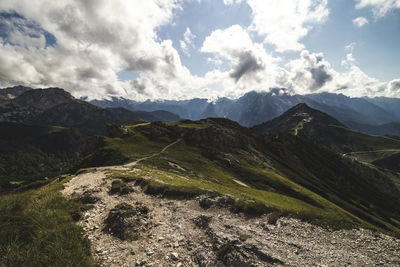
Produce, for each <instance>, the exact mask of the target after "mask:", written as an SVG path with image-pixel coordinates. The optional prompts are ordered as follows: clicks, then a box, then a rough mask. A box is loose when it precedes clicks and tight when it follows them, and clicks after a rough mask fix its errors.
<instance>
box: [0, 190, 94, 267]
mask: <svg viewBox="0 0 400 267" xmlns="http://www.w3.org/2000/svg"><path fill="white" fill-rule="evenodd" d="M61 188H62V185H61V184H54V185H50V186H45V187H42V188H40V189H36V190H29V191H26V192H23V193H15V194H3V195H0V214H1V215H0V266H95V262H94V261H93V259H92V257H91V254H90V242H89V240H87V239H86V238H85V237H84V236H83V233H82V229H81V228H80V227H79V226H77V225H76V224H75V223H74V221H73V219H72V218H79V216H80V213H81V212H82V211H83V210H84V209H86V208H88V207H87V206H84V205H82V204H79V203H78V202H76V201H73V200H67V199H65V198H64V197H62V196H61V193H60V192H59V191H60V190H61Z"/></svg>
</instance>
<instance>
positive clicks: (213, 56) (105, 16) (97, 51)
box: [0, 0, 400, 101]
mask: <svg viewBox="0 0 400 267" xmlns="http://www.w3.org/2000/svg"><path fill="white" fill-rule="evenodd" d="M399 33H400V0H113V1H109V0H80V1H79V0H58V1H54V0H35V1H32V0H2V1H0V88H3V87H8V86H14V85H25V86H31V87H34V88H44V87H61V88H64V89H66V90H67V91H69V92H71V93H72V94H73V95H74V96H76V97H88V98H90V99H93V98H97V99H100V98H109V97H112V96H117V97H124V98H130V99H134V100H139V101H143V100H146V99H152V100H154V99H190V98H195V97H201V98H208V99H211V100H212V99H217V98H218V97H229V98H237V97H240V96H242V95H243V94H245V93H247V92H249V91H260V92H268V91H270V90H271V89H273V88H281V89H282V90H281V92H282V93H283V92H286V93H289V94H309V93H319V92H332V93H343V94H345V95H348V96H353V97H361V96H369V97H376V96H386V97H400V64H399V62H400V50H399V48H400V34H399ZM275 91H276V90H275ZM275 91H274V92H275Z"/></svg>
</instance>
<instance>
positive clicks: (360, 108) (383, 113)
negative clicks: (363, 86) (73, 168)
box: [90, 89, 400, 135]
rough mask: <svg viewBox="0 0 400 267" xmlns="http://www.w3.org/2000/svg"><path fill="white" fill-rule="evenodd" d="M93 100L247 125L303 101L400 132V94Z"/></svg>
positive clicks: (354, 122)
mask: <svg viewBox="0 0 400 267" xmlns="http://www.w3.org/2000/svg"><path fill="white" fill-rule="evenodd" d="M90 102H91V103H93V104H95V105H98V106H101V107H105V108H110V107H124V108H126V109H129V110H132V111H137V110H142V111H154V110H165V111H169V112H172V113H174V114H177V115H179V116H180V117H181V118H185V119H191V120H199V119H203V118H208V117H223V118H228V119H230V120H233V121H236V122H238V123H239V124H241V125H242V126H245V127H252V126H254V125H257V124H260V123H263V122H266V121H269V120H271V119H273V118H276V117H278V116H279V115H281V114H282V113H284V112H285V111H287V110H288V109H290V108H291V107H293V106H295V105H297V104H299V103H306V104H307V105H308V106H310V107H312V108H315V109H318V110H320V111H322V112H325V113H326V114H329V115H330V116H332V117H334V118H336V119H337V120H339V121H340V122H341V123H343V124H344V125H346V126H348V127H350V128H351V129H353V130H357V131H363V132H367V133H370V134H376V135H384V134H394V135H400V99H398V98H385V97H379V98H368V97H362V98H353V97H348V96H345V95H343V94H332V93H318V94H308V95H291V94H288V93H285V92H284V90H283V89H274V90H272V91H271V92H268V93H265V92H264V93H258V92H249V93H247V94H245V95H243V96H242V97H240V98H238V99H234V100H232V99H228V98H219V99H217V100H216V101H214V102H210V101H208V100H207V99H199V98H195V99H191V100H181V101H176V100H162V101H150V100H148V101H145V102H137V101H133V100H129V99H124V98H116V97H114V98H111V99H110V100H92V101H90Z"/></svg>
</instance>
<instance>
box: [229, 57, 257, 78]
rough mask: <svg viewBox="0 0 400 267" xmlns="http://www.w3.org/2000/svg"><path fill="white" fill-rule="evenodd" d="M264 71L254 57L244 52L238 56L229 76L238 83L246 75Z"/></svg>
mask: <svg viewBox="0 0 400 267" xmlns="http://www.w3.org/2000/svg"><path fill="white" fill-rule="evenodd" d="M262 69H264V66H263V65H262V64H260V63H259V62H257V59H256V58H255V56H254V55H253V54H252V53H251V52H250V51H248V52H244V53H241V54H240V55H239V59H238V64H237V65H236V66H235V68H234V69H233V70H232V72H231V73H230V76H231V77H232V78H234V79H235V81H236V82H237V81H239V80H240V78H241V77H242V76H243V75H245V74H246V73H252V72H256V71H259V70H262Z"/></svg>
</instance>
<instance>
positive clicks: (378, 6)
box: [356, 0, 400, 18]
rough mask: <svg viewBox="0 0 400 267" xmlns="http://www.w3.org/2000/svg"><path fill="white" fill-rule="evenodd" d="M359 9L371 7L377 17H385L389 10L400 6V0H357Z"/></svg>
mask: <svg viewBox="0 0 400 267" xmlns="http://www.w3.org/2000/svg"><path fill="white" fill-rule="evenodd" d="M356 1H357V2H358V3H357V4H356V8H357V9H361V8H365V7H371V8H372V12H373V13H374V15H375V17H377V18H379V17H383V16H385V15H386V14H387V13H388V12H390V11H392V10H394V9H398V8H400V0H356Z"/></svg>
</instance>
